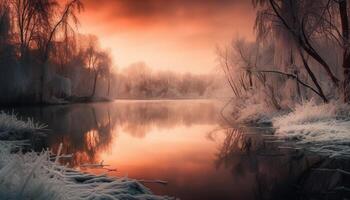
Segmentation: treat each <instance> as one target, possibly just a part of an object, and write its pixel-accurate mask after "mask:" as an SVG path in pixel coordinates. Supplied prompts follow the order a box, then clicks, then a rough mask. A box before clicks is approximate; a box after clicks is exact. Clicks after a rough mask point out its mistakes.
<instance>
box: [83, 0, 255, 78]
mask: <svg viewBox="0 0 350 200" xmlns="http://www.w3.org/2000/svg"><path fill="white" fill-rule="evenodd" d="M84 7H85V9H84V11H83V12H82V13H81V14H80V26H79V31H80V32H82V33H83V34H87V33H88V34H94V35H97V36H98V37H99V39H100V41H101V46H102V47H103V48H107V49H110V51H111V54H112V59H113V63H114V66H117V68H125V67H128V66H129V65H131V64H133V63H138V62H144V63H146V64H147V65H148V66H150V67H152V68H153V69H156V70H158V69H159V70H172V71H177V72H185V73H186V72H191V73H195V74H198V73H210V72H212V71H213V70H216V69H215V68H216V67H217V61H216V47H217V46H218V45H224V44H227V43H228V42H230V41H231V40H233V39H234V38H235V37H238V36H245V37H246V38H248V39H249V38H253V35H254V33H253V30H252V28H253V24H254V19H255V11H254V9H253V7H252V5H251V2H250V1H243V0H224V1H214V0H205V2H203V1H199V0H196V1H185V0H173V1H169V2H168V1H167V2H165V1H162V0H147V1H127V0H116V1H109V0H101V1H98V2H97V1H92V0H86V1H84ZM243 16H244V17H243ZM242 19H244V20H242Z"/></svg>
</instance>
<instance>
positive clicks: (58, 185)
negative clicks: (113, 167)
mask: <svg viewBox="0 0 350 200" xmlns="http://www.w3.org/2000/svg"><path fill="white" fill-rule="evenodd" d="M43 127H44V126H42V125H39V124H35V123H33V121H32V120H27V121H22V120H20V119H18V118H17V117H16V116H15V115H8V114H6V113H1V114H0V136H3V137H2V139H5V136H6V139H8V138H11V137H8V136H12V135H13V134H15V135H17V136H18V135H19V134H26V133H28V132H30V133H34V132H40V130H41V129H42V128H43ZM23 144H25V141H9V140H0V199H121V200H124V199H125V200H129V199H130V200H167V199H172V198H170V197H165V196H156V195H152V193H151V191H150V190H148V189H147V188H146V187H144V186H143V185H142V184H140V183H139V182H138V181H137V180H132V179H129V178H127V177H125V178H110V177H107V176H105V175H101V176H95V175H90V174H85V173H82V172H79V171H76V170H73V169H70V168H67V167H64V166H61V165H59V164H58V162H57V161H58V159H54V161H53V156H54V155H53V154H52V153H51V152H50V151H43V152H41V153H36V152H27V153H21V152H20V151H17V153H14V151H16V150H18V149H19V148H21V147H22V145H23ZM58 155H59V154H58Z"/></svg>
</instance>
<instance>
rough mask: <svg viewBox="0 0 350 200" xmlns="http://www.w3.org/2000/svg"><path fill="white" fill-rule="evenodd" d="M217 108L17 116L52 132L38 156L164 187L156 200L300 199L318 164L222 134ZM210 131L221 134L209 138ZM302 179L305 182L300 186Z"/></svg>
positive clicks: (268, 144)
mask: <svg viewBox="0 0 350 200" xmlns="http://www.w3.org/2000/svg"><path fill="white" fill-rule="evenodd" d="M218 110H220V105H219V104H218V103H217V102H213V101H204V100H203V101H199V100H197V101H116V102H111V103H96V104H85V105H79V104H78V105H65V106H49V107H30V108H28V107H27V108H25V107H22V108H16V109H15V112H17V113H19V115H21V116H24V117H34V119H35V120H38V121H41V122H44V123H46V124H48V126H49V129H50V130H52V131H51V132H50V133H49V135H48V137H46V138H45V139H44V140H43V141H42V142H37V143H36V148H37V150H40V149H41V148H43V147H50V148H53V149H54V150H56V149H57V148H58V146H59V144H60V143H61V142H62V143H63V144H64V149H63V151H64V153H67V154H69V153H73V155H74V157H73V159H67V160H65V161H64V162H68V163H69V165H70V166H72V167H79V166H80V165H82V164H86V163H101V162H102V161H103V163H104V164H108V165H110V166H108V167H109V168H110V169H118V171H114V170H110V171H106V170H103V169H96V168H94V169H89V168H87V169H84V168H82V169H83V170H87V171H89V172H91V173H96V174H99V173H106V172H108V173H109V174H110V175H111V176H126V175H127V176H129V177H132V178H137V179H148V180H151V179H160V180H166V181H168V182H169V184H168V185H166V186H164V185H160V184H148V185H147V186H148V187H150V188H151V189H152V190H153V191H154V192H155V193H157V194H166V195H172V196H176V197H179V198H180V199H183V200H197V199H198V200H206V199H208V200H209V199H215V200H216V199H220V200H226V199H227V200H230V199H248V200H249V199H295V198H296V194H297V193H296V192H295V191H296V190H295V187H294V186H295V183H298V182H303V184H306V183H309V182H310V179H308V178H305V175H303V173H304V172H305V171H307V169H310V168H312V167H313V166H315V165H316V164H318V163H319V161H320V160H321V158H320V157H318V156H310V155H305V153H304V152H302V151H298V150H293V149H285V148H280V147H281V146H282V144H281V143H278V142H276V141H271V140H270V137H265V136H264V135H266V134H271V132H272V131H271V130H270V129H261V128H247V127H240V128H232V129H223V130H220V129H218V127H220V117H219V116H220V115H219V114H218ZM213 130H219V131H216V132H212V131H213ZM300 177H304V178H303V179H302V181H301V180H300Z"/></svg>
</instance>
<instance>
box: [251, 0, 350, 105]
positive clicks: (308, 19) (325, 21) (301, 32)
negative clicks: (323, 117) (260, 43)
mask: <svg viewBox="0 0 350 200" xmlns="http://www.w3.org/2000/svg"><path fill="white" fill-rule="evenodd" d="M253 3H254V5H255V6H257V7H258V8H259V10H258V14H257V20H256V27H257V32H258V36H259V38H260V39H261V38H264V37H266V36H267V35H268V34H271V33H273V34H274V35H275V36H276V35H278V34H281V35H282V37H280V39H282V40H283V41H287V42H288V44H289V46H286V45H285V44H286V43H284V46H283V48H286V47H287V48H295V49H296V51H298V54H299V56H300V59H301V60H302V62H303V65H304V68H305V70H306V71H307V73H308V75H309V76H310V78H311V79H312V81H313V83H314V84H315V86H316V87H317V90H318V92H319V93H321V94H322V93H323V90H322V88H321V84H320V83H319V81H318V80H317V79H318V78H317V75H315V72H313V71H312V69H311V68H312V67H310V64H313V65H315V66H318V69H322V70H323V71H324V72H325V74H326V75H327V76H328V77H329V80H330V81H331V82H332V84H333V85H334V86H335V87H340V78H339V75H338V74H337V71H339V68H341V67H342V68H343V73H342V76H343V81H342V82H343V87H342V88H341V89H342V91H343V96H344V101H345V102H348V103H349V102H350V73H349V70H350V54H349V45H348V44H349V15H348V12H349V6H348V4H349V2H348V0H340V1H338V0H320V1H309V0H253ZM322 44H328V45H327V46H322ZM322 48H328V50H330V49H331V50H332V52H342V54H343V57H342V58H341V64H340V66H339V65H337V64H334V63H332V62H331V61H330V58H329V55H326V54H323V53H322V51H323V49H322ZM307 57H311V58H312V62H311V61H308V60H307ZM323 95H324V94H323Z"/></svg>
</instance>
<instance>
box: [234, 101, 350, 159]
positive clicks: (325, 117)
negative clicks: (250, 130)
mask: <svg viewBox="0 0 350 200" xmlns="http://www.w3.org/2000/svg"><path fill="white" fill-rule="evenodd" d="M257 102H258V103H257ZM238 105H239V106H236V107H235V108H236V110H235V111H234V112H235V113H237V114H236V115H235V116H234V117H235V120H236V121H237V122H239V123H248V124H255V125H266V124H267V125H271V126H272V127H273V128H274V129H275V136H276V137H278V139H284V140H286V141H294V142H295V144H296V145H297V146H298V147H302V148H305V149H306V150H310V151H312V152H316V153H320V154H323V155H327V156H331V157H334V156H342V157H350V106H349V105H345V104H344V103H342V102H339V101H332V102H330V103H328V104H323V103H315V102H314V101H306V102H304V103H302V104H299V105H296V106H294V107H293V108H289V109H288V110H279V111H276V110H272V109H271V108H269V107H267V106H266V105H263V104H262V103H259V101H253V102H249V101H248V102H247V101H246V102H244V103H241V104H238Z"/></svg>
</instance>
